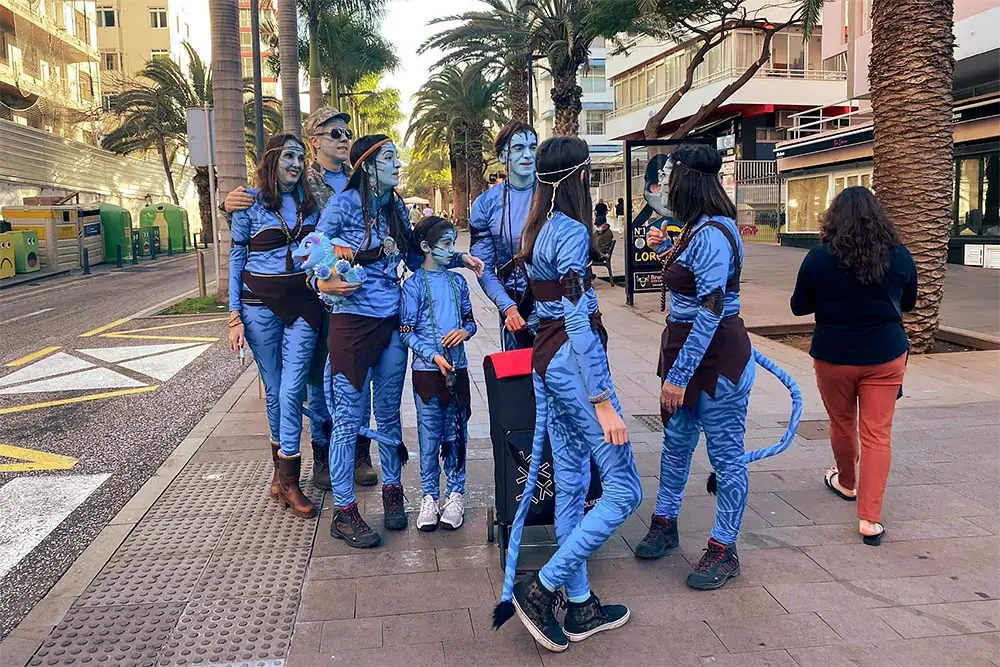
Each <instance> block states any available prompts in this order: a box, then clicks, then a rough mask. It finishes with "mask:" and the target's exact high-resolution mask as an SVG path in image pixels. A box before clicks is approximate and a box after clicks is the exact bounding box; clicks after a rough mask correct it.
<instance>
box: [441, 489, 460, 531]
mask: <svg viewBox="0 0 1000 667" xmlns="http://www.w3.org/2000/svg"><path fill="white" fill-rule="evenodd" d="M463 521H465V498H463V497H462V494H461V493H458V492H457V491H453V492H452V494H451V495H450V496H448V500H447V502H445V504H444V507H442V508H441V527H442V528H447V529H448V530H457V529H459V528H461V527H462V522H463Z"/></svg>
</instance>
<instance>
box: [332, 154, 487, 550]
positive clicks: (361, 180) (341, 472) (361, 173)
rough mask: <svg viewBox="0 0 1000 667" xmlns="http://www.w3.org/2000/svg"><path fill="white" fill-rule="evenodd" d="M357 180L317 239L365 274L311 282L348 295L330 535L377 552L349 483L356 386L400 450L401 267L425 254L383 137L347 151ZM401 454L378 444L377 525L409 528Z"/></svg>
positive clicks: (358, 402)
mask: <svg viewBox="0 0 1000 667" xmlns="http://www.w3.org/2000/svg"><path fill="white" fill-rule="evenodd" d="M351 163H352V164H353V165H354V169H355V171H354V174H353V175H352V176H351V180H350V182H349V183H348V185H347V189H346V190H345V191H344V192H342V193H341V194H339V195H337V196H335V197H333V198H331V199H330V201H329V202H328V203H327V205H326V208H325V209H324V210H323V215H322V216H321V218H320V223H319V227H318V229H319V231H321V232H323V233H324V234H326V235H327V236H328V237H330V239H331V240H332V241H333V243H334V247H335V250H336V253H337V256H338V257H341V258H344V259H349V260H351V261H353V262H356V263H358V264H361V265H362V266H364V267H365V272H366V273H367V278H366V280H365V282H364V283H363V284H352V283H346V282H344V280H343V279H342V278H341V277H340V276H339V275H336V274H334V275H333V276H332V277H331V278H330V279H329V280H318V281H315V286H316V288H317V289H318V290H319V291H322V292H325V293H327V294H336V295H339V296H345V297H347V298H346V299H344V300H343V301H341V302H340V303H338V304H336V305H335V306H334V307H333V308H332V313H331V316H330V338H329V344H330V345H329V346H330V364H329V369H328V372H327V374H326V375H327V376H328V378H329V379H328V381H327V385H326V386H327V397H328V400H329V401H330V403H331V408H332V409H331V413H332V415H333V420H334V427H333V438H332V440H331V443H330V478H331V482H332V485H333V500H334V506H335V510H334V514H333V520H332V522H331V525H330V534H331V535H332V536H333V537H335V538H338V539H343V540H346V541H347V543H348V545H350V546H352V547H358V548H367V547H374V546H378V545H379V544H381V543H382V537H381V536H380V535H379V534H378V533H377V532H375V531H374V530H372V529H371V528H370V527H369V526H368V524H367V523H366V522H365V520H364V519H363V518H362V517H361V514H360V512H359V511H358V507H357V502H356V500H355V497H354V486H353V484H352V472H353V469H354V452H355V445H354V443H355V440H356V439H357V435H358V429H359V428H360V427H361V426H365V425H366V424H363V423H362V422H363V420H364V417H365V415H366V413H367V410H366V408H365V406H364V405H363V403H362V395H363V393H362V388H363V386H364V385H365V383H366V382H368V381H369V380H370V381H372V382H373V383H374V384H373V386H374V391H373V394H374V395H373V399H374V401H373V408H374V413H375V422H376V424H377V426H378V431H379V432H380V433H382V434H384V435H385V436H387V437H388V438H391V439H394V440H396V441H397V442H402V435H403V432H402V426H401V424H400V417H399V410H400V401H401V399H402V394H403V380H404V378H405V376H406V356H407V349H406V346H405V345H403V343H402V341H401V340H400V339H399V299H400V288H399V282H400V278H399V275H400V269H401V267H402V266H404V265H405V266H406V267H408V268H410V269H411V270H416V269H418V268H420V266H421V264H422V263H423V260H424V258H423V255H422V253H421V252H420V249H419V247H417V246H416V245H415V244H414V243H413V240H412V230H411V228H410V218H409V214H408V213H407V210H406V205H405V204H403V201H402V199H401V198H400V197H399V195H398V194H397V193H396V191H395V187H396V185H398V184H399V169H400V166H401V164H400V162H399V156H398V152H397V150H396V146H395V145H394V144H393V143H392V141H391V140H390V139H389V137H387V136H385V135H370V136H365V137H361V138H360V139H358V140H357V141H356V142H354V146H352V148H351ZM463 265H464V266H466V267H467V268H471V269H473V270H475V271H476V272H477V273H478V272H480V271H481V267H482V262H480V261H479V260H477V259H475V258H474V257H469V256H467V255H463V254H461V253H455V256H454V257H453V259H452V263H451V264H450V265H449V266H453V267H458V266H463ZM405 457H406V447H405V445H400V446H399V447H398V448H394V447H391V446H389V445H386V444H384V443H379V459H380V462H381V465H382V505H383V508H384V510H385V517H384V525H385V527H386V528H387V529H389V530H402V529H404V528H406V524H407V520H406V511H405V509H404V507H403V486H402V484H401V481H400V475H401V472H402V471H401V466H402V463H404V462H405V460H406V459H405Z"/></svg>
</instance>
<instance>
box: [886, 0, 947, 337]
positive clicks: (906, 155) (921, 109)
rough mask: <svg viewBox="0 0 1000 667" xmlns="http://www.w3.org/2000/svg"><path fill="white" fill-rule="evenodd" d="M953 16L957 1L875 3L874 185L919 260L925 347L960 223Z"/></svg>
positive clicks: (911, 320) (913, 317) (918, 321)
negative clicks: (955, 213) (956, 211)
mask: <svg viewBox="0 0 1000 667" xmlns="http://www.w3.org/2000/svg"><path fill="white" fill-rule="evenodd" d="M953 14H954V3H953V0H874V2H873V4H872V53H871V65H870V68H869V72H868V76H869V81H870V82H871V96H872V110H873V117H874V125H875V146H874V156H875V173H874V185H875V188H876V191H877V192H878V196H879V198H880V199H881V200H882V202H883V203H884V204H885V207H886V210H887V211H888V212H889V215H890V216H891V217H892V219H893V220H894V221H895V223H896V226H897V228H898V229H899V231H900V235H901V236H902V239H903V243H905V244H906V247H907V248H908V249H909V251H910V253H911V254H912V255H913V259H914V262H915V263H916V265H917V276H918V284H919V287H918V290H917V306H916V308H915V309H914V311H913V312H912V313H909V314H908V315H907V316H906V325H907V327H906V328H907V332H908V333H909V337H910V343H911V345H912V348H913V351H914V352H917V353H920V352H926V351H927V350H928V349H929V348H930V346H931V343H932V342H933V340H934V335H935V333H936V332H937V328H938V323H939V320H938V318H939V313H940V306H941V297H942V294H943V292H944V275H945V261H946V259H947V253H948V237H949V234H950V231H951V226H952V211H951V206H952V196H953V188H954V183H953V166H952V165H953V152H952V143H953V137H952V124H951V114H952V106H953V101H952V91H951V88H952V75H953V72H954V67H955V59H954V52H953V48H954V37H953V36H952V17H953ZM915 165H920V168H919V169H916V168H914V166H915Z"/></svg>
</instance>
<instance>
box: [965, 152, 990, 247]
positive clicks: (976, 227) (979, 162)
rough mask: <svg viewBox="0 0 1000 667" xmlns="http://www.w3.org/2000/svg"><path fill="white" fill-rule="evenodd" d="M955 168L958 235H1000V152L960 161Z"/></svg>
mask: <svg viewBox="0 0 1000 667" xmlns="http://www.w3.org/2000/svg"><path fill="white" fill-rule="evenodd" d="M955 169H956V178H955V181H956V182H955V200H956V214H957V216H956V220H955V233H956V234H957V235H958V236H998V235H1000V153H988V154H986V155H976V156H970V157H965V158H960V159H958V160H956V162H955Z"/></svg>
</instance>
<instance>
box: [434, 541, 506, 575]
mask: <svg viewBox="0 0 1000 667" xmlns="http://www.w3.org/2000/svg"><path fill="white" fill-rule="evenodd" d="M496 552H497V549H496V547H494V546H492V545H489V544H480V545H477V546H472V547H441V548H440V549H435V550H434V553H435V555H436V556H437V566H438V569H439V570H467V569H475V568H481V567H487V566H488V565H489V564H490V563H491V562H493V561H494V559H496V558H498V557H499V556H498V554H497V553H496Z"/></svg>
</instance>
